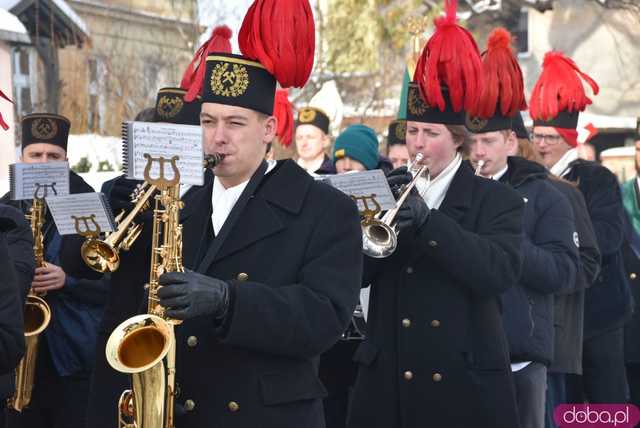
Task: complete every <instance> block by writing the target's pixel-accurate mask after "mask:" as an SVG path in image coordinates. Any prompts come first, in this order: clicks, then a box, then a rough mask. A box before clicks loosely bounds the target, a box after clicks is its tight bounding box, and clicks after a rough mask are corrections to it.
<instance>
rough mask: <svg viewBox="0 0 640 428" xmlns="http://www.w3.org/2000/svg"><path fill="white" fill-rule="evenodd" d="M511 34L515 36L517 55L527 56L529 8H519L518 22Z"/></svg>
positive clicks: (528, 53)
mask: <svg viewBox="0 0 640 428" xmlns="http://www.w3.org/2000/svg"><path fill="white" fill-rule="evenodd" d="M513 35H514V36H515V38H516V45H517V48H518V56H521V57H522V56H528V55H530V52H529V8H526V7H523V8H522V9H520V16H519V17H518V24H517V27H516V28H515V30H514V31H513Z"/></svg>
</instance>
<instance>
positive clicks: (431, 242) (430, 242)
mask: <svg viewBox="0 0 640 428" xmlns="http://www.w3.org/2000/svg"><path fill="white" fill-rule="evenodd" d="M429 246H430V247H434V248H435V247H437V246H438V243H437V242H436V241H429Z"/></svg>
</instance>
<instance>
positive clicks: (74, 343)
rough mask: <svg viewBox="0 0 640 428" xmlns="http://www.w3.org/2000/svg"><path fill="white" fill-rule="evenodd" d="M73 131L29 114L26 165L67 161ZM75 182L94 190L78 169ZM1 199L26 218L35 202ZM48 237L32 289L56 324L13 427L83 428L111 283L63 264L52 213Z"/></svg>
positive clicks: (11, 416) (76, 188) (11, 417)
mask: <svg viewBox="0 0 640 428" xmlns="http://www.w3.org/2000/svg"><path fill="white" fill-rule="evenodd" d="M69 128H70V123H69V120H68V119H67V118H65V117H63V116H59V115H54V114H47V113H35V114H30V115H27V116H25V117H24V118H23V120H22V156H21V161H22V162H25V163H42V162H53V161H65V160H66V159H67V140H68V136H69ZM69 184H70V191H71V193H86V192H93V189H92V188H91V186H89V185H88V184H87V183H86V182H85V181H84V180H83V179H82V178H81V177H80V176H79V175H77V174H76V173H74V172H73V171H69ZM0 201H1V202H3V203H6V204H8V205H12V206H15V207H16V208H18V209H19V210H20V211H22V212H23V213H24V214H27V213H28V212H29V208H30V203H29V201H11V200H10V199H9V194H7V195H5V196H3V198H2V200H0ZM43 235H44V246H45V261H46V265H45V266H44V267H37V268H36V270H35V276H34V279H33V282H32V284H31V286H32V288H33V290H34V291H35V292H36V293H38V292H40V293H42V292H46V293H47V296H46V301H47V303H48V304H49V306H50V307H51V311H52V313H51V322H50V323H49V326H48V327H47V328H46V330H44V332H43V333H42V337H41V339H40V341H39V344H38V355H37V364H36V373H35V383H34V387H33V396H32V400H31V404H30V405H29V407H27V408H26V409H24V410H23V411H22V413H17V412H14V411H12V410H7V412H8V426H10V427H11V426H28V427H30V428H31V427H33V428H38V427H74V428H77V427H79V426H84V424H85V412H84V411H85V409H86V403H87V396H88V389H89V377H90V374H91V370H92V369H93V364H94V360H95V354H94V352H95V340H96V332H97V329H98V324H99V322H100V317H101V316H102V310H103V305H104V301H105V299H106V285H105V283H103V282H102V281H91V280H83V279H78V278H75V277H73V276H71V275H67V273H66V272H65V270H64V269H63V268H62V267H61V266H60V265H61V263H60V251H61V244H62V238H61V236H60V235H59V234H58V231H57V229H56V225H55V223H54V222H53V219H52V218H51V215H47V216H46V217H45V223H44V227H43ZM78 409H82V410H81V411H78Z"/></svg>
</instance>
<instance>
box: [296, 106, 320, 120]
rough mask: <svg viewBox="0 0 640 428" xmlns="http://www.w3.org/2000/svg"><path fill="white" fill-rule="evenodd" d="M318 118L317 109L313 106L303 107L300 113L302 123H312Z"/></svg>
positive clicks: (299, 117) (299, 118)
mask: <svg viewBox="0 0 640 428" xmlns="http://www.w3.org/2000/svg"><path fill="white" fill-rule="evenodd" d="M315 119H316V111H315V110H314V109H312V108H303V109H302V110H300V114H299V115H298V121H299V122H300V123H310V122H313V121H314V120H315Z"/></svg>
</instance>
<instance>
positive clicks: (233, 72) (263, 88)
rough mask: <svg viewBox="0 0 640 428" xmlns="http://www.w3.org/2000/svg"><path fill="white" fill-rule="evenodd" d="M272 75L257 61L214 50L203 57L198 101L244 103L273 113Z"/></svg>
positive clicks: (237, 105)
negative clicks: (203, 76) (202, 78)
mask: <svg viewBox="0 0 640 428" xmlns="http://www.w3.org/2000/svg"><path fill="white" fill-rule="evenodd" d="M275 94H276V79H275V77H273V75H271V73H269V72H268V71H267V70H266V69H265V68H264V67H263V66H262V64H260V63H259V62H256V61H251V60H249V59H247V58H245V57H243V56H240V55H234V54H227V53H215V54H212V55H209V56H208V57H207V69H206V74H205V80H204V82H203V85H202V102H205V103H218V104H225V105H230V106H236V107H244V108H248V109H250V110H255V111H257V112H260V113H264V114H266V115H268V116H271V115H272V114H273V103H274V100H275Z"/></svg>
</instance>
